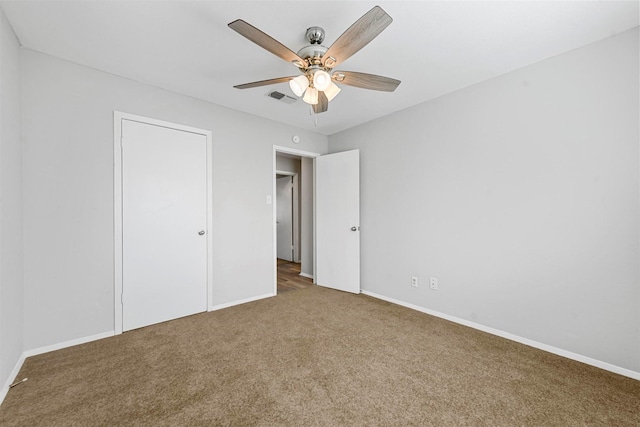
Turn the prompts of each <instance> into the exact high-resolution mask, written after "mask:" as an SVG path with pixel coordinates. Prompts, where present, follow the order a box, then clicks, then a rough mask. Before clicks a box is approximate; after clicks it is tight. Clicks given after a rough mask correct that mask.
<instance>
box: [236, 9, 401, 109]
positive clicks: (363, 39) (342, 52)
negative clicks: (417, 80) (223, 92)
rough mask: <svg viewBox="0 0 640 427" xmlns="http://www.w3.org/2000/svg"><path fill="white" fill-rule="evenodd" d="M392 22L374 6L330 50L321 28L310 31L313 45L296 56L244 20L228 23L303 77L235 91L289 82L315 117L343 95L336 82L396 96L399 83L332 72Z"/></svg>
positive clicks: (244, 85) (240, 86)
mask: <svg viewBox="0 0 640 427" xmlns="http://www.w3.org/2000/svg"><path fill="white" fill-rule="evenodd" d="M392 21H393V19H391V17H390V16H389V15H387V13H386V12H385V11H384V10H382V8H381V7H380V6H374V7H373V8H372V9H371V10H370V11H368V12H367V13H365V14H364V15H363V16H362V17H361V18H360V19H358V20H357V21H356V22H355V23H353V25H351V26H350V27H349V28H348V29H347V30H346V31H345V32H344V33H342V35H341V36H340V37H338V39H337V40H336V41H335V42H334V43H333V44H332V45H331V46H330V47H329V48H327V47H325V46H322V42H323V41H324V37H325V31H324V29H323V28H322V27H309V28H307V32H306V34H305V36H306V38H307V40H308V41H309V43H310V44H309V45H308V46H304V47H303V48H302V49H300V50H299V51H298V52H297V53H295V52H293V51H292V50H291V49H289V48H288V47H286V46H285V45H283V44H282V43H280V42H279V41H277V40H276V39H274V38H273V37H271V36H269V35H268V34H266V33H264V32H262V31H260V30H259V29H257V28H256V27H254V26H252V25H251V24H249V23H247V22H245V21H243V20H242V19H237V20H235V21H233V22H231V23H229V28H231V29H233V30H234V31H236V32H238V33H239V34H240V35H242V36H244V37H246V38H247V39H249V40H251V41H252V42H254V43H256V44H257V45H258V46H260V47H262V48H264V49H266V50H268V51H269V52H271V53H273V54H274V55H276V56H278V57H280V58H282V59H284V60H285V61H287V62H291V63H293V64H294V65H295V66H296V67H298V69H299V70H300V71H301V72H302V73H303V75H301V76H300V75H299V76H289V77H277V78H274V79H268V80H260V81H257V82H252V83H245V84H241V85H236V86H234V87H235V88H238V89H249V88H253V87H259V86H266V85H272V84H277V83H283V82H289V84H290V87H291V89H292V91H293V92H294V94H296V95H297V96H303V95H304V96H303V100H304V101H305V102H307V103H308V104H311V105H312V106H313V111H314V112H315V113H322V112H325V111H327V109H328V107H329V101H330V100H332V99H333V98H334V97H335V96H336V95H337V94H338V93H339V92H340V88H339V87H338V85H336V84H335V83H334V82H339V83H341V84H345V85H349V86H354V87H359V88H363V89H371V90H378V91H384V92H393V91H394V90H395V89H396V88H397V87H398V85H399V84H400V80H396V79H392V78H390V77H383V76H377V75H375V74H367V73H358V72H353V71H335V72H333V68H334V67H335V66H337V65H339V64H340V63H342V62H344V61H346V60H347V59H348V58H350V57H351V56H352V55H353V54H355V53H356V52H358V51H359V50H360V49H362V48H363V47H364V46H366V45H367V44H369V42H371V41H372V40H373V39H374V38H376V37H377V36H378V35H379V34H380V33H381V32H382V31H383V30H384V29H385V28H387V26H389V24H391V22H392ZM303 77H304V78H303ZM307 82H308V83H307Z"/></svg>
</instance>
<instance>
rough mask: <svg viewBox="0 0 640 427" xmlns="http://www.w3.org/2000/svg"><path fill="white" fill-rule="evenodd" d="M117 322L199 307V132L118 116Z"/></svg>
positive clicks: (203, 172)
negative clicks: (119, 313) (119, 224)
mask: <svg viewBox="0 0 640 427" xmlns="http://www.w3.org/2000/svg"><path fill="white" fill-rule="evenodd" d="M122 137H123V138H122V326H123V330H124V331H127V330H131V329H135V328H139V327H142V326H147V325H151V324H154V323H159V322H163V321H166V320H170V319H175V318H178V317H182V316H187V315H190V314H194V313H199V312H203V311H206V309H207V238H206V235H205V234H206V233H207V229H206V226H207V138H206V136H205V135H201V134H197V133H191V132H186V131H181V130H177V129H171V128H168V127H162V126H156V125H151V124H147V123H140V122H136V121H131V120H123V121H122Z"/></svg>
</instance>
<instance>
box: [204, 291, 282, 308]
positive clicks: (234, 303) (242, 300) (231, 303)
mask: <svg viewBox="0 0 640 427" xmlns="http://www.w3.org/2000/svg"><path fill="white" fill-rule="evenodd" d="M272 296H274V294H273V293H271V294H264V295H258V296H257V297H251V298H245V299H241V300H236V301H231V302H225V303H224V304H218V305H214V306H213V307H211V308H210V309H209V311H216V310H222V309H223V308H229V307H233V306H234V305H240V304H246V303H248V302H252V301H257V300H260V299H265V298H271V297H272Z"/></svg>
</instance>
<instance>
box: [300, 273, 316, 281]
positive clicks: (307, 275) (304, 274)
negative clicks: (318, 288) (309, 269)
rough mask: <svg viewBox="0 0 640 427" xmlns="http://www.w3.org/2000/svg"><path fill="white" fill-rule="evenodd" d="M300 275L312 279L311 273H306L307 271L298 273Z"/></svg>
mask: <svg viewBox="0 0 640 427" xmlns="http://www.w3.org/2000/svg"><path fill="white" fill-rule="evenodd" d="M300 276H302V277H306V278H307V279H311V280H313V274H307V273H302V272H301V273H300Z"/></svg>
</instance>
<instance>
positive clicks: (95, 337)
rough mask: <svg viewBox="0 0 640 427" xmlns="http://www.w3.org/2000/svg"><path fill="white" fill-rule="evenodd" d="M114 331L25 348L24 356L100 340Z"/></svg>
mask: <svg viewBox="0 0 640 427" xmlns="http://www.w3.org/2000/svg"><path fill="white" fill-rule="evenodd" d="M114 335H115V333H114V331H107V332H103V333H101V334H96V335H90V336H88V337H82V338H76V339H74V340H69V341H64V342H61V343H57V344H51V345H47V346H44V347H38V348H34V349H32V350H27V351H25V352H24V356H25V358H27V357H31V356H37V355H38V354H43V353H49V352H50V351H55V350H60V349H62V348H67V347H73V346H74V345H79V344H84V343H87V342H91V341H97V340H101V339H103V338H108V337H112V336H114Z"/></svg>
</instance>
